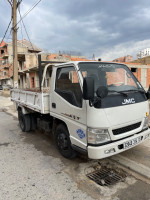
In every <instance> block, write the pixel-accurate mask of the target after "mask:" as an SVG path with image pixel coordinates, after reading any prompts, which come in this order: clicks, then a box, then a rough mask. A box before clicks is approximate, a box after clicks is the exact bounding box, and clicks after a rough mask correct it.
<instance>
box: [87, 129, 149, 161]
mask: <svg viewBox="0 0 150 200" xmlns="http://www.w3.org/2000/svg"><path fill="white" fill-rule="evenodd" d="M148 134H149V135H148ZM140 136H141V137H142V140H141V141H140V142H139V143H138V144H141V143H142V142H144V141H145V140H146V139H148V138H150V129H148V130H146V131H143V132H141V133H139V134H135V135H134V136H131V137H128V138H125V139H123V140H119V141H117V142H113V143H110V144H106V145H103V146H98V147H97V146H88V147H87V150H88V157H89V158H91V159H102V158H106V157H109V156H113V155H115V154H118V153H121V152H123V151H125V150H128V149H130V148H132V147H135V146H137V145H138V144H136V145H134V146H131V147H129V148H127V149H120V148H119V146H120V145H123V143H125V142H128V141H130V140H132V139H135V138H137V137H140ZM109 149H114V150H115V152H112V153H108V154H106V153H105V151H107V150H109Z"/></svg>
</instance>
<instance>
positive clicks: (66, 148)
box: [55, 124, 76, 158]
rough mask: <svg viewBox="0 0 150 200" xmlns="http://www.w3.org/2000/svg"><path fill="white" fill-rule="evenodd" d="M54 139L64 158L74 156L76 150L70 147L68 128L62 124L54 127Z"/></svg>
mask: <svg viewBox="0 0 150 200" xmlns="http://www.w3.org/2000/svg"><path fill="white" fill-rule="evenodd" d="M55 140H56V145H57V147H58V150H59V152H60V153H61V155H62V156H64V157H65V158H74V157H76V152H75V151H74V150H73V149H72V147H71V141H70V138H69V132H68V129H67V128H66V126H64V125H63V124H59V125H58V126H57V127H56V131H55Z"/></svg>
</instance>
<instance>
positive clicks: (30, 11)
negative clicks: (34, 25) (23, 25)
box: [13, 0, 42, 28]
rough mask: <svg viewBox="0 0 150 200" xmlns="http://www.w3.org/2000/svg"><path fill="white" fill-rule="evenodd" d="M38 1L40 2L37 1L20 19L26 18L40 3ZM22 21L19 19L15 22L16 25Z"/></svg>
mask: <svg viewBox="0 0 150 200" xmlns="http://www.w3.org/2000/svg"><path fill="white" fill-rule="evenodd" d="M40 1H42V0H38V1H37V2H36V3H35V4H34V5H33V6H32V7H31V8H30V9H29V10H28V11H27V12H26V13H25V14H24V15H23V17H22V19H23V18H24V17H26V16H27V15H28V14H29V13H30V12H31V11H32V10H33V9H34V8H35V7H36V6H37V5H38V4H39V3H40ZM22 19H20V20H19V21H18V22H17V24H19V22H20V21H22ZM17 24H16V25H15V26H14V27H13V28H15V27H16V26H17Z"/></svg>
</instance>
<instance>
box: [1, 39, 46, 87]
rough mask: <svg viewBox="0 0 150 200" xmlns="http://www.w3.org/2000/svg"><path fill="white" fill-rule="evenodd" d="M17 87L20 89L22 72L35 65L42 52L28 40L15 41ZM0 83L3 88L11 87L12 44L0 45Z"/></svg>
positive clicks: (3, 43)
mask: <svg viewBox="0 0 150 200" xmlns="http://www.w3.org/2000/svg"><path fill="white" fill-rule="evenodd" d="M17 51H18V54H17V55H18V70H19V72H18V73H19V85H20V87H22V84H23V77H22V71H23V70H24V69H26V68H30V67H33V66H35V65H37V54H38V53H39V52H41V51H42V50H41V49H40V48H38V47H37V46H35V45H34V44H32V43H30V42H29V41H28V40H26V39H24V40H21V41H20V40H18V41H17ZM0 83H1V84H2V85H3V86H7V87H12V85H13V48H12V42H9V43H5V42H4V41H3V42H2V43H1V44H0Z"/></svg>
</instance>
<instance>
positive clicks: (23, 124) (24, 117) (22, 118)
mask: <svg viewBox="0 0 150 200" xmlns="http://www.w3.org/2000/svg"><path fill="white" fill-rule="evenodd" d="M18 119H19V125H20V128H21V130H22V131H23V132H28V131H30V130H31V117H30V115H29V114H23V113H22V110H21V109H19V110H18Z"/></svg>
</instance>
